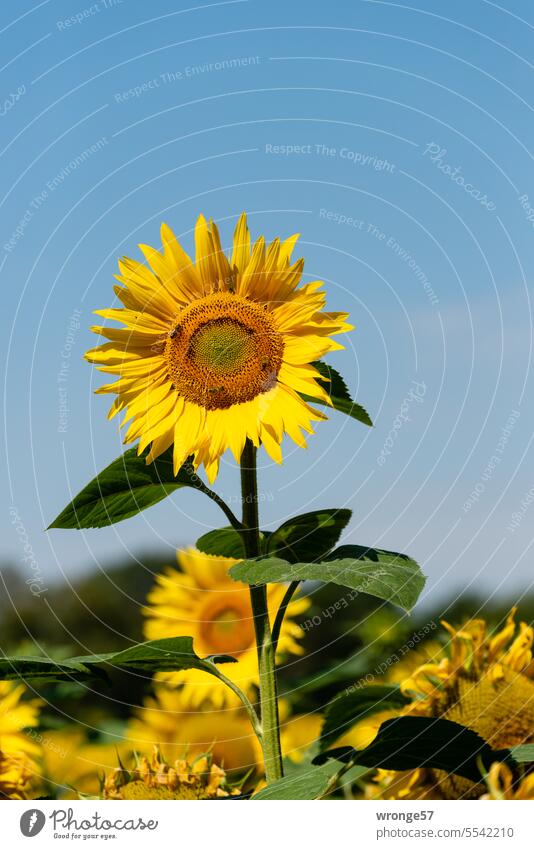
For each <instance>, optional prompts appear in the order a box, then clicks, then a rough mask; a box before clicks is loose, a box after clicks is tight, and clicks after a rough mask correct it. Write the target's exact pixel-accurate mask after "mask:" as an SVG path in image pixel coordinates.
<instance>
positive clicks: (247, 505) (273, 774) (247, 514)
mask: <svg viewBox="0 0 534 849" xmlns="http://www.w3.org/2000/svg"><path fill="white" fill-rule="evenodd" d="M241 497H242V499H243V525H244V530H243V532H242V533H243V541H244V544H245V552H246V556H247V557H249V558H253V557H258V556H259V555H260V553H261V548H260V526H259V515H258V479H257V472H256V449H255V447H254V446H253V444H252V442H250V440H249V439H247V441H246V443H245V447H244V449H243V454H242V456H241ZM250 601H251V605H252V615H253V617H254V630H255V633H256V646H257V650H258V669H259V678H260V711H261V725H262V746H263V760H264V763H265V778H266V780H267V783H268V784H269V783H270V782H272V781H277V779H279V778H282V776H283V770H282V751H281V748H280V721H279V717H278V693H277V689H276V668H275V646H274V644H273V640H272V634H271V625H270V622H269V608H268V605H267V587H266V585H265V584H261V585H259V586H251V587H250Z"/></svg>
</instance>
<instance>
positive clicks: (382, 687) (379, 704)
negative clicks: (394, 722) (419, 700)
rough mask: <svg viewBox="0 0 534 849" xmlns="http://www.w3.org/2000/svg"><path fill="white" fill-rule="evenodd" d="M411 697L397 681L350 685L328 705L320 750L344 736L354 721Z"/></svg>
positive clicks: (395, 706)
mask: <svg viewBox="0 0 534 849" xmlns="http://www.w3.org/2000/svg"><path fill="white" fill-rule="evenodd" d="M407 701H408V700H407V699H406V697H405V696H403V694H402V693H401V690H400V687H399V686H398V685H396V684H378V685H372V686H371V685H367V686H361V687H355V688H354V689H353V690H351V689H349V688H347V689H346V690H344V691H343V692H342V693H340V694H339V696H336V698H335V699H333V700H332V701H331V702H330V704H328V705H327V707H326V711H325V717H324V723H323V727H322V729H321V738H320V745H321V751H324V749H326V748H327V747H328V746H331V745H332V743H335V741H336V740H337V739H338V737H341V735H342V734H344V733H345V732H346V731H348V730H349V728H351V727H352V726H353V725H355V723H357V722H359V721H360V720H361V719H364V718H365V717H366V716H369V715H370V714H373V713H377V712H378V711H382V710H388V709H389V708H400V707H403V706H404V705H405V704H406V702H407Z"/></svg>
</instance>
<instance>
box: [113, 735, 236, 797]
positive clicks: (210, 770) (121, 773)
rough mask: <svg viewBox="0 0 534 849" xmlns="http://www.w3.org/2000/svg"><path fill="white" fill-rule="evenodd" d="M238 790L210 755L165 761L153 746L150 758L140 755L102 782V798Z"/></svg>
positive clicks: (212, 794) (216, 793) (200, 794)
mask: <svg viewBox="0 0 534 849" xmlns="http://www.w3.org/2000/svg"><path fill="white" fill-rule="evenodd" d="M238 794H239V790H237V789H236V790H232V789H230V788H229V787H228V785H227V784H226V773H225V772H224V770H223V769H221V767H219V766H217V765H216V764H214V763H213V762H212V760H211V757H209V756H203V757H200V758H197V759H196V760H195V761H194V763H192V764H191V763H189V762H188V761H186V760H177V761H175V762H174V763H173V764H172V765H169V764H167V763H166V761H165V760H164V758H163V757H162V756H161V753H160V751H159V749H157V748H155V750H154V751H153V753H152V757H151V759H150V761H149V760H148V758H145V757H143V758H141V759H140V761H139V763H138V765H137V766H136V767H135V768H134V769H133V770H125V769H122V768H118V769H115V770H114V771H113V772H112V773H111V774H110V775H109V776H108V777H107V778H106V781H105V784H104V799H127V800H128V799H129V800H135V799H190V800H191V799H222V798H224V797H227V796H231V795H238Z"/></svg>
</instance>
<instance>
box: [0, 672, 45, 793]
mask: <svg viewBox="0 0 534 849" xmlns="http://www.w3.org/2000/svg"><path fill="white" fill-rule="evenodd" d="M27 695H28V694H27V689H26V687H25V686H24V684H17V683H14V682H11V681H0V799H31V798H34V797H35V796H36V795H37V793H38V790H39V786H40V781H41V776H40V767H39V760H40V756H41V747H40V745H39V743H38V742H37V739H38V735H37V734H36V732H35V727H36V726H37V724H38V720H39V709H40V706H41V702H40V701H39V699H32V698H28V697H27Z"/></svg>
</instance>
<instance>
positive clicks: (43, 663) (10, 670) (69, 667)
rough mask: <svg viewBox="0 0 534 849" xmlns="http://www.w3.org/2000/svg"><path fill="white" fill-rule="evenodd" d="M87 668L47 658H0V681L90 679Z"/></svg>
mask: <svg viewBox="0 0 534 849" xmlns="http://www.w3.org/2000/svg"><path fill="white" fill-rule="evenodd" d="M90 677H91V672H90V670H89V669H88V667H87V666H84V664H82V663H79V662H78V661H76V660H75V659H74V658H73V659H72V660H53V659H52V658H48V657H24V656H20V657H17V656H15V657H0V681H14V680H17V679H20V678H24V679H31V680H33V681H39V680H41V681H64V680H66V679H73V678H76V679H81V678H90Z"/></svg>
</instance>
